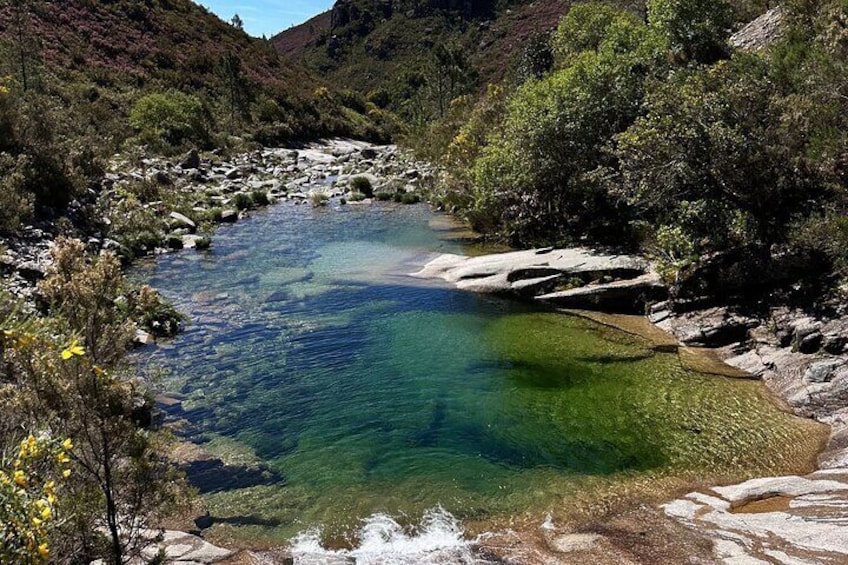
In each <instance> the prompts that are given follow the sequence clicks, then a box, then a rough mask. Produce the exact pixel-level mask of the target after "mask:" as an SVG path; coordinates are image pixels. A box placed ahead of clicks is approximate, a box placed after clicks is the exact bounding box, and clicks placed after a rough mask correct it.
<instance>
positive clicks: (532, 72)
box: [519, 33, 554, 82]
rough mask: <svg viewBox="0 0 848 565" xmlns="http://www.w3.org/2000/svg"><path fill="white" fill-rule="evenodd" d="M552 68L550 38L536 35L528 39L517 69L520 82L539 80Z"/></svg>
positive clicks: (540, 34) (539, 34) (542, 34)
mask: <svg viewBox="0 0 848 565" xmlns="http://www.w3.org/2000/svg"><path fill="white" fill-rule="evenodd" d="M553 66H554V53H553V49H552V48H551V36H550V34H547V33H537V34H535V35H534V36H533V37H531V38H530V41H529V42H528V43H527V47H525V48H524V53H523V54H522V57H521V67H520V69H519V73H520V78H521V81H522V82H524V81H527V80H530V79H537V80H538V79H540V78H542V77H543V76H545V75H546V74H548V72H550V70H551V69H552V68H553Z"/></svg>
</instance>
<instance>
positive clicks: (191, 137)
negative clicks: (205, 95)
mask: <svg viewBox="0 0 848 565" xmlns="http://www.w3.org/2000/svg"><path fill="white" fill-rule="evenodd" d="M130 125H132V126H133V127H134V128H136V129H138V130H139V132H140V133H141V135H142V136H143V137H145V138H147V140H149V141H165V142H166V143H169V144H171V145H179V144H181V143H183V142H184V141H190V142H193V143H205V142H206V141H207V139H208V136H209V132H208V131H207V127H206V118H205V113H204V109H203V103H202V102H201V101H200V99H199V98H197V96H194V95H190V94H183V93H182V92H179V91H176V90H172V91H169V92H157V93H153V94H148V95H147V96H144V97H142V98H140V99H139V100H138V102H136V103H135V105H134V106H133V108H132V110H131V111H130Z"/></svg>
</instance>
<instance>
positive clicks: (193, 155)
mask: <svg viewBox="0 0 848 565" xmlns="http://www.w3.org/2000/svg"><path fill="white" fill-rule="evenodd" d="M180 168H181V169H183V170H186V169H199V168H200V154H199V153H198V152H197V149H192V150H191V151H189V152H188V153H186V154H185V156H183V158H182V160H181V161H180Z"/></svg>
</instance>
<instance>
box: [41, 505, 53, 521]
mask: <svg viewBox="0 0 848 565" xmlns="http://www.w3.org/2000/svg"><path fill="white" fill-rule="evenodd" d="M51 512H52V511H51V510H50V507H49V506H48V507H47V508H45V509H44V510H42V511H41V518H42V519H44V520H49V519H50V514H51Z"/></svg>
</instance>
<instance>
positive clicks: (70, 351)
mask: <svg viewBox="0 0 848 565" xmlns="http://www.w3.org/2000/svg"><path fill="white" fill-rule="evenodd" d="M83 355H85V348H83V346H81V345H80V344H79V342H78V341H77V340H74V342H73V343H72V344H71V345H70V347H68V348H67V349H66V350H64V351H63V352H62V359H64V360H65V361H67V360H68V359H70V358H71V357H74V356H77V357H80V356H83Z"/></svg>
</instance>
